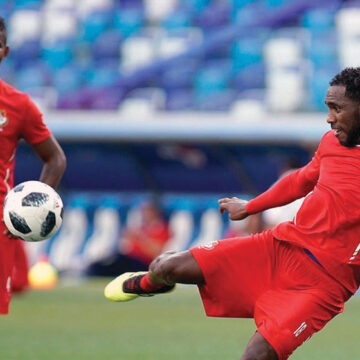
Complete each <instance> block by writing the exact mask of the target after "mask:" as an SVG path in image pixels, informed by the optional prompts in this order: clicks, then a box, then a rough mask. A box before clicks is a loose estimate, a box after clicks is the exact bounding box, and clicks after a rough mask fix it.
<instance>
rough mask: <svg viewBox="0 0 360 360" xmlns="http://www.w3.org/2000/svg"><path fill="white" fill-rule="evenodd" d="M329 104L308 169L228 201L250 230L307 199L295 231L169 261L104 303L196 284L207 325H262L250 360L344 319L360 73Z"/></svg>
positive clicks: (345, 76)
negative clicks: (235, 321) (250, 220)
mask: <svg viewBox="0 0 360 360" xmlns="http://www.w3.org/2000/svg"><path fill="white" fill-rule="evenodd" d="M325 104H326V105H327V107H328V117H327V123H328V124H329V125H330V127H331V130H329V131H328V132H326V133H325V134H324V135H323V137H322V139H321V142H320V144H319V146H318V149H317V151H316V153H315V155H314V157H313V158H312V160H311V161H310V162H309V163H308V164H307V165H305V166H303V167H302V168H300V169H298V170H296V171H293V172H291V173H290V174H289V175H287V176H285V177H283V178H281V179H280V180H279V181H278V182H276V183H275V184H274V185H273V186H272V187H271V188H270V189H268V190H267V191H265V192H264V193H262V194H260V195H259V196H257V197H255V198H254V199H252V200H250V201H246V200H243V199H238V198H236V197H233V198H223V199H220V200H219V206H220V211H221V212H222V213H223V212H228V214H229V218H230V219H231V220H242V219H245V218H247V217H248V216H249V215H251V214H257V213H260V212H262V211H264V210H267V209H270V208H274V207H278V206H282V205H285V204H288V203H290V202H292V201H294V200H295V199H300V198H302V197H304V196H306V195H307V196H306V198H305V200H304V202H303V203H302V206H301V207H300V209H299V211H298V212H297V214H296V217H295V219H294V220H293V221H286V222H283V223H280V224H279V225H277V226H276V227H275V228H273V229H271V230H266V231H264V232H262V233H258V234H254V235H251V236H247V237H240V238H235V239H234V238H232V239H227V240H223V241H214V242H212V243H210V244H206V245H202V246H199V247H196V248H192V249H190V250H187V251H183V252H179V253H175V252H168V253H164V254H162V255H161V256H159V257H157V258H156V259H155V260H154V261H153V262H152V263H151V264H150V267H149V271H148V272H147V273H145V274H144V273H125V274H122V275H120V276H118V277H117V278H116V279H114V280H113V281H111V282H110V283H109V284H108V285H107V286H106V288H105V296H106V297H107V298H108V299H109V300H112V301H129V300H133V299H136V298H138V297H139V296H151V295H156V294H161V293H167V292H170V291H172V290H173V289H174V287H175V284H176V283H185V284H196V285H197V286H198V287H199V290H200V294H201V298H202V301H203V305H204V308H205V311H206V314H207V315H208V316H222V317H239V318H249V317H250V318H254V320H255V323H256V325H257V331H256V332H255V334H254V335H253V337H252V338H251V339H250V341H249V343H248V345H247V347H246V349H245V351H244V353H243V355H242V356H241V358H240V359H241V360H255V359H256V360H285V359H287V358H288V357H289V356H290V355H291V354H292V352H293V351H294V350H295V349H296V348H297V347H299V346H300V345H301V344H302V343H303V342H304V341H306V340H308V339H309V338H310V337H311V336H312V335H313V334H315V333H316V332H318V331H319V330H321V329H322V328H323V327H324V326H325V325H326V324H327V323H328V322H329V321H330V320H331V319H333V318H334V317H335V316H336V315H338V314H340V313H341V312H342V311H343V309H344V304H345V302H346V301H347V300H349V298H351V296H352V295H353V294H355V293H356V291H357V289H358V288H359V284H360V243H359V234H360V176H359V174H360V67H358V68H346V69H344V70H343V71H341V72H340V73H339V74H337V75H336V76H335V77H334V78H333V79H332V80H331V81H330V87H329V89H328V91H327V94H326V97H325ZM139 341H142V340H141V339H140V340H139Z"/></svg>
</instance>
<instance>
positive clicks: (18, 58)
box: [11, 39, 41, 66]
mask: <svg viewBox="0 0 360 360" xmlns="http://www.w3.org/2000/svg"><path fill="white" fill-rule="evenodd" d="M40 48H41V45H40V39H38V40H35V39H33V40H26V41H24V42H22V43H21V44H19V46H14V47H12V48H11V57H12V58H13V59H14V60H15V62H16V64H17V65H18V66H23V65H24V64H26V63H29V62H34V61H36V60H37V59H38V58H39V55H40Z"/></svg>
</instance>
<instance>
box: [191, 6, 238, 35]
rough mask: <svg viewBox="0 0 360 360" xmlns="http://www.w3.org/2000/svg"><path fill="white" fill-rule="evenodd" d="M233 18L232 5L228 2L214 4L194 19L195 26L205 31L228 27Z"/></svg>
mask: <svg viewBox="0 0 360 360" xmlns="http://www.w3.org/2000/svg"><path fill="white" fill-rule="evenodd" d="M231 17H232V15H231V5H230V4H229V3H228V2H213V3H211V4H210V5H209V6H208V7H207V8H206V9H205V10H204V11H203V12H201V13H200V14H199V15H198V16H197V17H196V18H195V19H194V25H196V26H199V27H200V28H202V29H204V30H208V29H216V28H218V27H219V26H226V25H227V24H228V23H229V21H230V19H231Z"/></svg>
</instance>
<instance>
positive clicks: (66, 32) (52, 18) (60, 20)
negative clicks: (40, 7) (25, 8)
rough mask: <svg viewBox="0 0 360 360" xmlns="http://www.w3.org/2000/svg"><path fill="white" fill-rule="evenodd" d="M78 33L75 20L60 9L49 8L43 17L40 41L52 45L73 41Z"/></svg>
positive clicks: (69, 13)
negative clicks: (67, 40)
mask: <svg viewBox="0 0 360 360" xmlns="http://www.w3.org/2000/svg"><path fill="white" fill-rule="evenodd" d="M77 33H78V21H77V18H76V17H75V16H74V15H73V14H72V13H71V12H69V11H64V10H62V9H61V8H60V9H57V8H49V9H48V10H45V11H44V15H43V32H42V41H43V43H44V44H53V43H56V42H58V41H62V40H66V39H74V38H75V37H76V36H77Z"/></svg>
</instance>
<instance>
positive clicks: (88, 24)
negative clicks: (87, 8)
mask: <svg viewBox="0 0 360 360" xmlns="http://www.w3.org/2000/svg"><path fill="white" fill-rule="evenodd" d="M110 22H111V14H110V13H108V12H94V13H90V14H89V15H88V16H87V17H86V18H85V19H83V21H82V24H81V30H80V34H81V39H82V40H83V41H85V42H90V43H91V42H93V41H94V40H95V39H96V38H97V37H99V36H100V35H101V34H102V33H103V32H104V31H106V30H107V29H109V27H110Z"/></svg>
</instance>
